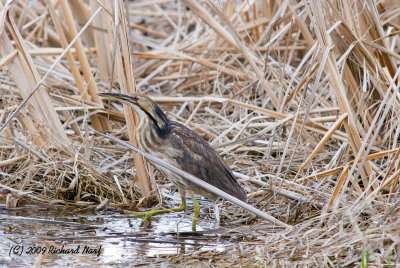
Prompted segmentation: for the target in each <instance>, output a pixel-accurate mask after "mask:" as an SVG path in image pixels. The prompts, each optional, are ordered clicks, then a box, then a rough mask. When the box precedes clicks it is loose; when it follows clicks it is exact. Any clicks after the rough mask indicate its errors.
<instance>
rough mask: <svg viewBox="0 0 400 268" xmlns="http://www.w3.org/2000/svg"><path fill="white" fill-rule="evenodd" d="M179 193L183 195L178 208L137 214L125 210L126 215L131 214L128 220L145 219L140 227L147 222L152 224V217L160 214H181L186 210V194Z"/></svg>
mask: <svg viewBox="0 0 400 268" xmlns="http://www.w3.org/2000/svg"><path fill="white" fill-rule="evenodd" d="M179 193H180V194H181V204H180V205H179V207H177V208H169V209H160V210H152V211H146V212H135V211H129V210H125V211H124V212H125V213H129V214H131V215H130V216H127V217H128V218H141V217H143V220H142V222H141V223H140V225H139V226H140V227H141V226H143V225H144V223H145V222H148V223H151V217H153V216H155V215H159V214H165V213H170V212H181V211H184V210H186V198H185V196H186V192H185V191H183V190H179Z"/></svg>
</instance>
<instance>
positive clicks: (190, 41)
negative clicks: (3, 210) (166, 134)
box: [0, 0, 400, 267]
mask: <svg viewBox="0 0 400 268" xmlns="http://www.w3.org/2000/svg"><path fill="white" fill-rule="evenodd" d="M115 5H116V6H115ZM0 12H1V13H0V34H1V36H0V37H1V40H0V55H1V58H0V68H1V73H2V76H1V78H0V79H1V83H0V87H1V88H0V92H1V95H0V109H1V110H0V127H1V130H0V131H1V134H0V188H1V190H0V193H1V195H3V196H5V197H6V206H7V207H15V206H19V205H21V204H22V202H33V203H39V204H41V205H48V206H50V205H52V204H55V203H60V204H64V205H66V206H82V207H93V208H97V209H121V208H126V207H130V208H132V207H136V206H141V205H143V201H146V200H147V199H148V198H145V199H141V198H142V196H147V197H148V196H149V195H151V193H154V192H156V193H159V191H158V189H159V188H160V187H166V188H169V187H170V184H169V183H166V182H164V181H163V178H160V177H158V176H157V173H156V172H155V173H154V172H153V169H152V168H151V166H149V165H147V164H146V163H143V160H142V159H141V157H140V156H138V155H135V156H134V157H132V155H131V152H129V151H127V150H126V149H124V148H120V147H118V146H116V145H115V144H112V143H111V142H110V141H107V140H104V139H103V138H101V137H98V136H95V135H93V134H92V133H91V131H90V130H91V128H94V129H96V130H99V131H108V132H110V133H111V134H112V135H113V136H116V137H118V138H121V139H130V141H131V142H132V143H134V136H133V135H132V134H133V131H134V120H135V119H134V115H133V114H131V113H130V112H128V110H127V109H126V108H125V109H123V107H121V106H119V105H118V104H116V103H111V104H110V103H103V102H102V100H101V99H99V98H98V96H97V95H96V94H97V93H98V92H102V91H110V90H112V91H118V92H120V91H121V92H132V91H135V90H136V88H137V90H138V91H141V92H144V93H146V94H149V95H151V96H153V97H154V99H155V100H156V101H157V102H158V103H159V104H160V105H161V106H162V107H163V109H164V110H166V111H168V116H169V117H170V118H171V119H174V120H177V121H180V122H182V123H184V124H186V125H188V126H189V127H191V128H192V129H194V130H196V131H197V132H198V133H199V134H200V135H202V136H203V137H204V138H205V139H206V140H209V141H210V142H211V144H212V145H213V146H215V147H216V148H217V150H218V151H219V152H220V153H221V154H222V155H223V157H224V158H225V159H226V161H227V162H228V164H229V165H230V166H231V167H232V169H233V170H234V171H235V172H236V174H237V176H238V178H239V180H240V182H241V183H242V185H244V186H245V189H246V190H247V192H248V193H249V195H248V197H249V201H250V202H251V204H253V205H254V206H257V207H258V208H260V209H263V210H266V211H267V212H268V213H270V214H272V215H273V216H274V217H276V218H278V219H279V220H281V221H283V222H285V223H288V224H290V225H293V226H294V228H293V229H292V230H289V231H277V230H274V229H273V228H271V226H265V225H263V224H262V221H261V220H256V219H254V217H252V215H250V214H248V213H246V212H243V211H242V212H241V213H240V215H232V214H230V212H229V210H222V212H221V219H229V220H228V221H232V220H234V221H238V222H246V221H247V223H248V224H249V225H248V226H246V225H243V226H242V227H241V228H239V229H235V230H234V231H235V232H238V233H239V234H240V240H243V242H241V243H239V244H238V245H237V247H235V248H228V249H227V250H226V251H225V252H213V251H207V252H202V251H199V252H197V253H195V254H193V255H192V253H191V254H190V255H185V254H183V255H179V256H178V257H165V258H166V259H167V260H168V261H169V262H171V263H175V264H183V263H185V264H193V265H194V264H207V265H226V266H228V265H238V266H239V265H242V266H258V265H259V266H261V265H275V266H290V265H292V264H293V263H299V264H307V265H311V266H322V265H324V266H329V267H336V266H354V265H358V266H359V265H360V264H361V257H362V256H363V252H368V256H369V260H368V261H369V263H370V264H374V265H376V266H382V265H392V266H395V265H394V264H395V263H397V264H399V263H400V246H399V242H400V230H399V226H400V225H399V220H398V218H399V214H398V208H397V206H398V205H399V202H398V200H399V196H398V192H399V177H400V176H399V174H400V167H399V156H400V147H399V134H400V127H399V126H400V123H399V116H398V111H399V110H400V95H399V87H400V82H399V81H400V79H399V72H400V69H399V64H400V56H399V54H400V35H399V31H400V19H399V18H400V4H399V3H398V1H396V0H387V1H365V2H364V1H359V0H356V1H348V0H341V1H339V0H330V1H319V0H310V1H303V0H299V1H290V0H286V1H243V2H241V1H238V2H234V1H212V0H205V1H193V0H182V1H170V0H165V1H160V0H150V1H142V2H125V3H122V1H111V0H100V1H94V0H87V1H84V0H71V1H66V0H58V1H50V0H49V1H39V0H35V1H28V2H26V1H22V0H14V1H5V0H3V1H2V5H1V9H0ZM88 22H89V23H88ZM67 47H73V48H71V49H69V50H66V48H67ZM60 55H63V57H59V56H60ZM135 80H136V81H135ZM135 84H136V88H135ZM110 86H111V87H112V89H110ZM32 90H35V93H34V94H32ZM23 101H26V105H24V104H25V102H23ZM21 104H22V105H21ZM104 107H106V108H104ZM121 112H124V114H122V113H121ZM125 122H126V123H127V124H125ZM125 126H126V127H125ZM133 159H134V160H133ZM134 163H135V164H134ZM146 170H148V171H149V173H148V174H149V177H150V181H151V183H149V182H148V179H147V178H146V177H147V172H146ZM156 180H158V182H159V186H157V185H156V184H155V181H156ZM119 186H120V187H119ZM151 189H153V192H150V191H151ZM142 194H143V195H142ZM161 198H162V197H161ZM150 200H151V198H150ZM225 205H226V206H228V204H225ZM232 218H233V219H232ZM234 231H232V232H234ZM228 254H229V258H227V256H228ZM254 256H256V257H254ZM205 259H206V260H207V261H204V260H205Z"/></svg>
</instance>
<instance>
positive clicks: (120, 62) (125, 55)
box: [112, 0, 151, 197]
mask: <svg viewBox="0 0 400 268" xmlns="http://www.w3.org/2000/svg"><path fill="white" fill-rule="evenodd" d="M114 4H115V5H117V6H116V7H115V12H116V14H115V16H117V17H119V18H120V20H117V19H116V21H117V22H119V21H120V22H121V24H120V25H119V24H118V25H114V27H116V31H115V32H116V33H117V36H114V38H115V39H116V40H117V41H116V42H114V45H117V46H118V48H117V49H114V51H115V52H116V54H115V55H113V57H114V61H113V62H115V64H116V70H117V75H118V81H119V83H120V85H121V92H122V93H132V92H136V86H135V80H134V74H133V71H134V70H133V61H132V57H131V53H130V49H129V40H128V25H127V20H126V17H125V12H124V5H123V3H122V1H121V0H118V1H114ZM118 40H119V42H118ZM112 69H114V68H112ZM124 115H125V119H126V125H127V129H128V136H129V141H130V142H131V143H132V144H134V145H136V144H137V142H136V135H135V132H136V125H137V123H138V119H137V115H136V114H135V113H134V111H133V110H132V109H131V108H130V107H129V106H128V105H126V104H124ZM133 158H134V161H135V167H136V173H137V177H138V181H139V185H140V190H141V192H142V196H143V197H147V196H149V194H150V193H151V184H150V178H149V174H148V173H147V171H146V167H145V163H144V159H143V158H142V157H141V156H140V155H139V154H137V153H134V154H133Z"/></svg>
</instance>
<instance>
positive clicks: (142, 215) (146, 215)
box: [124, 210, 159, 227]
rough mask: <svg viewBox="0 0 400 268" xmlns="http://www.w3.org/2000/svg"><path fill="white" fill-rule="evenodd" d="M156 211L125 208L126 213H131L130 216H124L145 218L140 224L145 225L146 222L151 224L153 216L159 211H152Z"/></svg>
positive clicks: (147, 224)
mask: <svg viewBox="0 0 400 268" xmlns="http://www.w3.org/2000/svg"><path fill="white" fill-rule="evenodd" d="M156 211H157V210H155V211H147V212H136V211H130V210H125V211H124V213H127V214H131V215H129V216H124V218H143V219H142V221H141V222H140V224H139V226H140V227H143V226H144V225H145V224H146V226H150V225H151V217H152V216H154V215H157V214H159V213H152V212H156Z"/></svg>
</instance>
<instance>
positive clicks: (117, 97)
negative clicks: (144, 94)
mask: <svg viewBox="0 0 400 268" xmlns="http://www.w3.org/2000/svg"><path fill="white" fill-rule="evenodd" d="M97 95H99V96H101V97H103V98H107V99H111V100H118V101H122V102H123V101H125V102H130V103H133V104H136V102H135V101H134V100H133V98H132V97H131V96H129V95H127V94H121V93H106V92H102V93H99V94H97Z"/></svg>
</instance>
